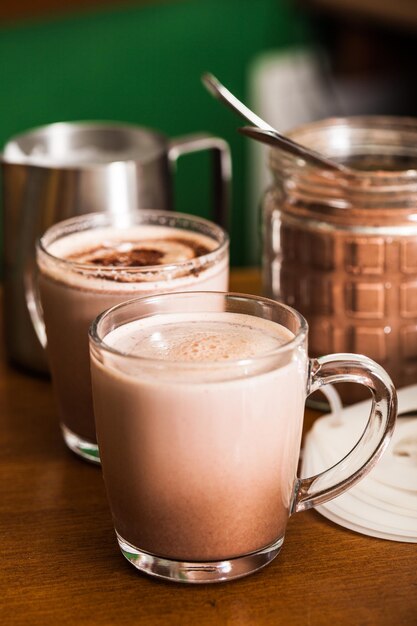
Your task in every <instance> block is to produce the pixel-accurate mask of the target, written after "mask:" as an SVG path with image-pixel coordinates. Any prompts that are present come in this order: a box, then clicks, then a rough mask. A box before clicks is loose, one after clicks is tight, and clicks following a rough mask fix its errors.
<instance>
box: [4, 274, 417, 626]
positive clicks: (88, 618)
mask: <svg viewBox="0 0 417 626" xmlns="http://www.w3.org/2000/svg"><path fill="white" fill-rule="evenodd" d="M232 289H234V290H240V291H246V292H257V291H258V292H259V289H260V284H259V275H258V272H256V271H255V272H254V271H246V270H245V271H236V272H234V273H233V276H232ZM0 388H1V393H0V416H1V418H0V426H1V430H0V441H1V444H0V445H1V449H0V464H1V468H0V511H1V514H0V530H1V557H0V623H1V624H3V625H4V626H14V625H26V624H28V625H30V626H32V625H33V626H37V625H40V626H49V625H51V626H52V625H53V626H57V625H66V624H116V625H119V624H120V625H124V624H146V625H148V624H149V625H153V624H161V625H162V624H163V625H169V626H171V625H178V626H186V625H188V624H190V625H193V626H194V625H198V626H199V625H205V624H210V625H222V624H226V625H236V626H247V625H257V626H258V625H259V626H260V625H263V624H271V625H272V624H273V625H281V624H282V625H285V626H293V625H297V626H298V625H299V626H301V625H302V626H308V625H310V626H321V625H329V626H330V625H331V626H358V625H360V626H385V625H393V626H394V625H395V626H415V625H416V624H417V546H416V545H415V544H414V545H413V544H402V543H394V542H389V541H382V540H378V539H372V538H370V537H365V536H362V535H358V534H355V533H353V532H350V531H348V530H345V529H343V528H340V527H338V526H336V525H333V524H331V523H330V522H328V521H327V520H325V519H324V518H322V517H321V516H320V515H319V514H317V513H316V512H314V511H308V512H306V513H300V514H297V515H295V516H294V517H293V518H292V519H291V520H290V522H289V526H288V531H287V536H286V542H285V544H284V547H283V549H282V552H281V554H280V555H279V556H278V558H277V559H276V560H275V561H274V562H273V563H272V564H271V565H269V566H268V567H266V568H265V569H264V570H262V571H260V572H258V573H257V574H254V575H252V576H249V577H247V578H244V579H241V580H239V581H235V582H230V583H224V584H219V585H202V586H189V585H188V586H187V585H181V584H176V583H164V582H159V581H156V580H154V579H151V578H148V577H146V576H143V575H141V574H139V573H138V572H137V571H136V570H135V569H134V568H133V567H132V566H131V565H129V563H128V562H127V561H126V560H125V559H124V558H123V557H122V556H121V554H120V552H119V549H118V547H117V544H116V540H115V536H114V533H113V527H112V521H111V518H110V514H109V511H108V508H107V504H106V498H105V493H104V487H103V483H102V479H101V473H100V470H99V469H98V468H97V467H94V466H92V465H89V464H87V463H85V462H83V461H81V460H78V458H76V457H75V456H73V455H72V454H71V453H70V452H68V451H67V450H66V449H65V447H64V444H63V442H62V440H61V435H60V432H59V429H58V425H57V422H56V415H55V407H54V401H53V396H52V390H51V385H50V383H49V382H48V381H46V380H42V379H39V378H34V377H31V376H29V375H27V374H23V373H21V372H18V371H16V370H14V369H11V368H10V367H8V366H7V365H6V364H5V363H4V359H2V360H1V364H0ZM312 417H313V414H312V413H311V412H310V414H309V415H308V418H309V420H311V419H312Z"/></svg>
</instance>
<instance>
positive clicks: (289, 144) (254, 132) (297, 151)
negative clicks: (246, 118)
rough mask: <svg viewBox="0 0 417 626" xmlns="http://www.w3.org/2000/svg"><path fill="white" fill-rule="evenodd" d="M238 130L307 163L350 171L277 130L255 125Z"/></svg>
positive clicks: (344, 172)
mask: <svg viewBox="0 0 417 626" xmlns="http://www.w3.org/2000/svg"><path fill="white" fill-rule="evenodd" d="M238 130H239V132H240V133H241V134H242V135H246V136H247V137H251V138H252V139H256V140H257V141H260V142H262V143H266V144H268V145H270V146H273V147H274V148H282V150H284V151H285V152H290V153H291V154H294V155H295V156H298V157H300V158H301V159H303V160H304V161H306V162H307V163H310V164H311V165H315V166H316V167H321V168H322V169H323V168H324V169H327V170H332V171H334V172H340V173H342V174H348V173H349V169H348V168H347V167H345V166H344V165H341V164H340V163H336V162H335V161H331V160H330V159H327V158H326V157H325V156H322V155H321V154H319V153H318V152H315V151H313V150H311V149H310V148H309V149H308V150H307V149H304V147H303V146H302V145H301V144H298V143H295V142H294V141H292V140H291V139H289V138H288V137H283V136H282V135H280V134H279V133H278V132H277V131H276V130H265V129H263V128H255V127H253V126H244V127H243V128H239V129H238Z"/></svg>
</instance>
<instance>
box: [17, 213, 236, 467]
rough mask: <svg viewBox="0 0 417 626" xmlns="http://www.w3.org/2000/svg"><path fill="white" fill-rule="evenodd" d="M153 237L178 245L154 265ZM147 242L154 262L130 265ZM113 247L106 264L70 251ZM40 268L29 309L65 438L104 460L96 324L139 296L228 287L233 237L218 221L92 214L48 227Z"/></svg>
mask: <svg viewBox="0 0 417 626" xmlns="http://www.w3.org/2000/svg"><path fill="white" fill-rule="evenodd" d="M146 237H147V239H146ZM152 237H153V238H155V237H156V238H158V237H159V238H160V239H161V240H162V244H161V241H159V243H157V244H155V246H156V248H158V246H161V245H169V246H174V248H171V247H169V250H168V252H167V253H166V254H165V256H163V259H162V260H161V261H160V262H161V263H163V260H164V259H166V262H165V263H163V264H161V265H158V264H157V262H156V260H153V259H154V258H156V257H157V256H158V254H159V253H158V250H153V249H152V248H153V244H152V241H153V242H154V243H155V240H154V239H152ZM146 241H148V242H151V243H148V250H147V251H146V255H148V258H149V259H150V261H151V262H150V263H146V259H144V258H140V257H141V254H142V255H143V254H144V253H143V251H141V250H139V253H138V255H137V256H136V257H135V258H133V259H132V265H124V263H125V262H126V263H127V262H128V258H127V257H126V253H127V248H129V246H130V245H132V246H133V247H134V244H135V242H137V243H138V244H139V249H140V246H141V245H142V246H143V245H145V244H146ZM113 244H114V245H116V244H117V245H118V246H119V248H118V252H117V255H118V254H120V255H121V257H120V258H118V259H117V258H116V257H115V255H114V254H113V258H112V257H111V254H112V253H111V252H110V258H109V257H107V260H106V259H104V261H103V260H102V261H101V264H100V263H99V260H98V259H97V258H92V259H91V260H90V261H86V260H85V257H83V256H82V255H81V257H77V258H75V257H74V255H73V254H72V253H73V252H74V250H77V251H79V250H83V246H84V248H85V249H87V250H90V249H91V248H92V252H91V255H92V257H94V254H96V253H95V249H94V247H97V249H98V250H99V251H100V250H103V251H104V252H103V254H104V255H105V254H106V251H107V250H110V251H111V250H112V249H113V248H112V247H111V246H112V245H113ZM151 244H152V245H151ZM106 246H107V247H106ZM149 246H151V249H149ZM193 246H194V248H195V249H193ZM199 246H201V247H200V248H199ZM161 250H162V251H163V250H164V247H163V248H161ZM170 250H171V252H170ZM174 253H175V255H176V256H175V258H176V260H173V258H174V257H173V255H174ZM193 254H195V256H194V257H193V256H192V255H193ZM117 255H116V256H117ZM155 255H156V257H155ZM126 258H127V260H126V261H123V259H126ZM179 258H180V259H181V260H178V259H179ZM77 259H78V260H77ZM80 259H81V260H80ZM83 259H84V260H83ZM103 263H104V265H103ZM37 264H38V276H37V279H38V280H37V283H38V285H36V286H35V285H34V282H33V278H34V277H33V274H32V273H28V275H27V276H26V279H27V280H26V297H27V304H28V308H29V312H30V315H31V318H32V322H33V325H34V327H35V329H36V331H37V335H38V337H39V340H40V342H41V344H42V345H43V346H44V347H46V348H47V352H48V357H49V363H50V369H51V375H52V382H53V385H54V389H55V395H56V399H57V404H58V412H59V417H60V421H61V428H62V432H63V436H64V440H65V442H66V444H67V446H68V447H69V448H70V449H71V450H72V451H74V452H75V453H77V454H78V455H79V456H81V457H83V458H85V459H87V460H89V461H93V462H96V463H98V462H99V456H98V449H97V442H96V435H95V426H94V414H93V405H92V399H91V382H90V365H89V354H88V328H89V326H90V324H91V322H92V321H93V320H94V318H95V317H96V316H97V315H98V314H99V313H101V312H102V311H104V310H105V309H107V308H109V307H111V306H114V305H115V304H118V303H120V302H123V301H126V300H128V299H130V298H132V297H133V296H135V295H146V294H152V293H156V292H164V291H174V290H178V289H180V290H185V291H187V290H195V289H201V290H206V289H207V290H212V289H215V290H218V289H223V290H225V289H227V287H228V277H229V239H228V236H227V234H226V232H225V231H224V230H223V229H222V228H221V227H219V226H216V225H215V224H213V223H212V222H209V221H207V220H204V219H201V218H197V217H193V216H190V215H186V214H181V213H174V212H172V211H169V212H165V211H153V210H141V211H136V212H132V213H129V214H125V215H119V216H116V215H110V214H107V213H91V214H88V215H83V216H78V217H75V218H72V219H69V220H65V221H63V222H59V223H58V224H56V225H54V226H52V227H51V228H49V229H48V230H47V231H46V233H45V234H44V235H43V237H41V239H40V240H39V242H38V244H37ZM38 288H39V293H38Z"/></svg>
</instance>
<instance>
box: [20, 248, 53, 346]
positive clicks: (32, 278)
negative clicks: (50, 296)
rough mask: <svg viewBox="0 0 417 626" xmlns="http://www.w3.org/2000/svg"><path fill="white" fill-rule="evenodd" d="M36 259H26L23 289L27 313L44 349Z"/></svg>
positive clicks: (44, 334)
mask: <svg viewBox="0 0 417 626" xmlns="http://www.w3.org/2000/svg"><path fill="white" fill-rule="evenodd" d="M37 272H38V270H37V268H36V261H35V259H30V260H28V262H27V264H26V268H25V272H24V276H23V283H24V291H25V300H26V307H27V310H28V313H29V317H30V320H31V322H32V326H33V328H34V330H35V333H36V336H37V338H38V340H39V343H40V344H41V346H42V348H43V349H44V350H45V349H46V347H47V344H48V341H47V338H46V330H45V322H44V319H43V310H42V304H41V299H40V295H39V288H38V285H37V282H36V275H37Z"/></svg>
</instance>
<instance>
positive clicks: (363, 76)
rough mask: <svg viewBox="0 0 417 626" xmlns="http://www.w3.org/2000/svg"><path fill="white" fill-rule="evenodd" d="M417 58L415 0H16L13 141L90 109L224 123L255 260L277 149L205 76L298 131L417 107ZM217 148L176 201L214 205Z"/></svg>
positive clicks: (97, 115) (91, 113) (0, 58)
mask: <svg viewBox="0 0 417 626" xmlns="http://www.w3.org/2000/svg"><path fill="white" fill-rule="evenodd" d="M416 58H417V1H416V0H136V1H134V0H131V1H128V0H126V1H124V2H118V1H117V0H60V2H59V3H56V2H55V1H54V0H37V1H36V0H35V1H34V0H5V1H3V2H2V3H0V85H1V99H0V145H4V143H5V142H6V141H7V139H9V138H10V137H11V136H12V135H14V134H17V133H21V132H23V131H25V130H27V129H29V128H32V127H35V126H39V125H43V124H49V123H52V122H56V121H68V120H87V119H91V120H115V121H122V122H123V121H124V122H130V123H134V124H139V125H141V126H146V127H152V128H155V129H158V130H160V131H162V132H164V133H166V134H167V135H169V136H171V137H175V136H177V135H182V134H185V133H189V132H194V131H210V132H212V133H213V134H215V135H219V136H221V137H223V138H225V139H226V140H227V141H228V142H229V144H230V146H231V150H232V157H233V170H234V172H233V211H232V225H231V233H232V264H233V265H234V266H237V265H254V264H256V263H257V262H258V260H259V236H258V205H259V201H260V196H261V194H262V191H263V189H264V188H265V186H266V185H267V184H268V175H267V169H266V164H265V153H264V151H263V150H262V149H260V148H258V147H257V146H254V145H250V144H249V141H248V140H246V139H244V138H242V137H241V136H239V135H238V134H237V132H236V128H237V127H238V126H239V125H241V122H240V120H238V119H237V118H236V117H234V115H233V114H232V113H231V112H229V111H228V110H226V109H224V108H223V107H222V105H220V104H219V103H218V102H216V101H215V100H213V99H212V98H211V96H209V95H208V94H207V92H206V91H205V89H204V88H203V87H202V85H201V82H200V76H201V74H202V73H203V72H205V71H210V72H213V73H214V74H215V75H217V76H218V78H219V79H220V80H221V81H222V82H223V83H224V84H225V85H226V86H228V87H229V88H230V89H231V90H232V91H233V92H234V93H235V94H236V95H237V96H238V97H240V98H241V99H243V100H244V101H246V102H247V103H248V104H250V105H252V106H253V107H254V108H255V110H256V111H257V112H258V113H259V114H260V115H261V116H263V117H265V118H266V119H267V120H268V121H269V122H270V123H271V124H273V125H276V126H277V128H278V129H280V130H281V131H285V130H288V129H289V128H291V127H294V126H296V125H298V124H301V123H305V122H308V121H312V120H316V119H319V118H322V117H325V116H329V115H353V114H372V113H379V114H399V115H417V81H416V80H415V59H416ZM207 158H208V157H207V155H204V154H203V155H194V156H192V157H191V156H190V157H187V159H185V160H184V161H181V163H180V166H179V168H178V174H177V177H176V209H177V210H179V211H185V212H190V213H194V214H197V215H203V216H208V215H209V207H210V198H209V189H210V186H209V174H208V170H209V168H208V167H206V166H205V163H204V161H205V159H207ZM203 172H207V176H205V175H203Z"/></svg>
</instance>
